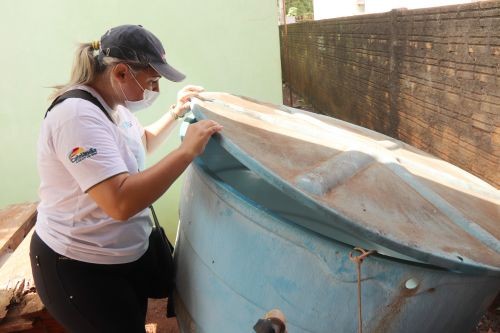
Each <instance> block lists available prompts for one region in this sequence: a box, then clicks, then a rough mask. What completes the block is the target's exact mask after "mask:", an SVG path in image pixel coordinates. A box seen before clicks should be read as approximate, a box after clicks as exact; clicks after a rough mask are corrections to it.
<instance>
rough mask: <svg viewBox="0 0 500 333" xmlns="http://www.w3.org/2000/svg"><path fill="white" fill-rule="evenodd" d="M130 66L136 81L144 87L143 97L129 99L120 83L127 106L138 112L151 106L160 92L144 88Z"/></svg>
mask: <svg viewBox="0 0 500 333" xmlns="http://www.w3.org/2000/svg"><path fill="white" fill-rule="evenodd" d="M127 66H128V65H127ZM128 68H129V69H130V74H132V77H133V78H134V80H135V82H136V83H137V85H138V86H139V87H140V88H141V89H142V99H141V100H138V101H129V100H128V98H127V96H126V95H125V92H124V91H123V88H122V85H121V84H120V89H121V91H122V94H123V96H124V97H125V107H126V108H127V109H129V110H130V111H131V112H137V111H140V110H143V109H145V108H147V107H149V106H151V105H152V104H153V102H154V101H155V100H156V99H157V98H158V96H159V95H160V93H159V92H157V91H152V90H149V89H144V88H143V87H142V86H141V84H140V83H139V81H137V79H136V78H135V75H134V74H133V72H132V68H130V66H128Z"/></svg>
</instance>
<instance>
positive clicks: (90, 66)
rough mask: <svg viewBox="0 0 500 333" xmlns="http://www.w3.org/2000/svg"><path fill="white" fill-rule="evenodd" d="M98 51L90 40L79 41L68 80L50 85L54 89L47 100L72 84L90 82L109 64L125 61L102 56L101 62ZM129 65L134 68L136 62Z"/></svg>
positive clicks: (59, 94)
mask: <svg viewBox="0 0 500 333" xmlns="http://www.w3.org/2000/svg"><path fill="white" fill-rule="evenodd" d="M98 52H99V51H98V50H96V49H95V45H94V44H93V43H92V42H91V43H80V44H79V45H78V47H77V49H76V52H75V58H74V60H73V66H72V69H71V77H70V79H69V81H68V82H67V83H66V84H61V85H55V86H52V87H51V88H54V89H55V91H54V92H53V93H52V94H50V96H49V100H50V101H53V100H54V99H56V98H57V97H59V96H61V95H62V94H63V93H64V92H66V91H68V90H70V89H71V88H72V87H74V86H77V85H86V84H90V83H92V82H93V81H94V79H95V78H96V77H97V76H98V75H99V74H101V73H103V72H104V71H105V70H106V68H107V67H108V66H109V65H112V64H116V63H120V62H126V61H124V60H122V59H118V58H114V57H108V56H104V57H103V58H102V63H101V62H99V60H98V59H97V55H98ZM127 63H128V62H127ZM131 65H132V66H133V67H134V68H136V67H137V65H138V64H131Z"/></svg>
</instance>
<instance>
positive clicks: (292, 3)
mask: <svg viewBox="0 0 500 333" xmlns="http://www.w3.org/2000/svg"><path fill="white" fill-rule="evenodd" d="M285 5H286V12H287V13H290V14H292V13H293V14H295V15H293V14H292V15H290V16H310V15H312V14H313V2H312V0H286V2H285ZM294 7H295V8H296V9H295V10H293V9H292V8H294Z"/></svg>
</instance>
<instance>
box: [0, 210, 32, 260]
mask: <svg viewBox="0 0 500 333" xmlns="http://www.w3.org/2000/svg"><path fill="white" fill-rule="evenodd" d="M37 205H38V204H37V203H34V202H31V203H22V204H15V205H10V206H8V207H6V208H4V209H1V210H0V267H2V265H3V263H5V262H6V261H7V259H8V257H9V255H10V254H12V252H14V251H15V249H16V248H17V247H18V245H19V244H20V243H21V241H22V240H23V239H24V237H25V236H26V234H27V233H28V232H29V231H30V229H31V228H32V227H33V226H34V225H35V220H36V207H37Z"/></svg>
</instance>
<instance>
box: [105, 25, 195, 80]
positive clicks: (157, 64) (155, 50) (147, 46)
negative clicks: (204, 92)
mask: <svg viewBox="0 0 500 333" xmlns="http://www.w3.org/2000/svg"><path fill="white" fill-rule="evenodd" d="M105 56H109V57H114V58H118V59H123V60H125V61H130V62H135V63H140V64H143V65H145V66H147V65H150V66H151V67H153V68H154V69H155V70H156V71H157V72H158V74H160V75H161V76H163V77H164V78H166V79H168V80H170V81H174V82H179V81H182V80H184V78H185V77H186V76H185V75H184V74H182V73H181V72H179V71H178V70H176V69H175V68H173V67H172V66H170V65H169V64H168V63H167V60H166V58H165V50H164V49H163V45H161V42H160V40H159V39H158V38H156V36H155V35H153V34H152V33H151V32H149V31H148V30H146V29H144V28H143V27H142V26H141V25H129V24H127V25H120V26H118V27H114V28H111V29H109V30H108V31H107V32H106V33H105V34H104V35H102V37H101V46H100V52H99V61H101V62H102V59H103V57H105Z"/></svg>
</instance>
